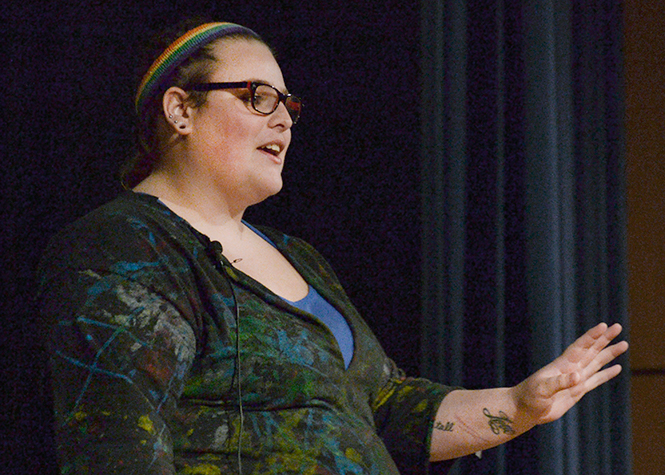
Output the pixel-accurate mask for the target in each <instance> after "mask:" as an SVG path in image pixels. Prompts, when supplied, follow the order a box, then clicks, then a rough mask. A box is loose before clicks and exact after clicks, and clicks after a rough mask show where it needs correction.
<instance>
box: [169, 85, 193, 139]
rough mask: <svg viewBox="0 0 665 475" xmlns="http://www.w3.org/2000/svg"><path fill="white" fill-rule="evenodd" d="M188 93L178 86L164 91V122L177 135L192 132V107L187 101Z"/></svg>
mask: <svg viewBox="0 0 665 475" xmlns="http://www.w3.org/2000/svg"><path fill="white" fill-rule="evenodd" d="M187 98H188V94H187V93H186V92H185V91H184V90H182V89H180V88H179V87H170V88H168V89H167V90H166V92H165V93H164V99H163V100H162V106H163V109H164V118H165V119H166V123H167V124H168V125H170V126H171V127H172V128H173V130H174V131H175V132H176V133H177V134H179V135H189V134H190V133H191V132H192V112H193V110H194V109H193V108H192V107H191V106H190V105H189V104H188V102H187Z"/></svg>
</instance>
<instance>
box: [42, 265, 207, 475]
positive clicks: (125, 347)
mask: <svg viewBox="0 0 665 475" xmlns="http://www.w3.org/2000/svg"><path fill="white" fill-rule="evenodd" d="M39 305H40V306H41V311H42V313H43V314H44V316H45V317H46V318H48V319H49V321H50V322H51V333H50V342H49V347H50V356H51V374H52V381H53V395H54V406H55V415H56V424H57V427H56V434H57V438H58V454H59V459H60V463H61V465H62V466H63V469H64V468H65V466H67V467H69V468H70V469H72V470H73V471H74V472H77V473H78V471H84V470H85V469H87V470H89V471H91V473H111V472H113V473H115V472H114V470H118V471H119V472H122V471H123V470H126V471H127V472H128V473H160V474H161V473H165V474H166V473H173V472H174V467H173V450H172V441H171V436H170V430H169V425H170V424H171V416H172V414H173V411H174V408H175V404H176V400H177V398H178V396H179V395H180V393H181V392H182V387H183V382H184V378H185V376H186V374H187V372H188V369H189V367H190V366H191V363H192V360H193V358H194V354H195V351H196V338H195V335H194V332H193V330H192V327H191V326H190V324H189V323H188V322H187V321H186V319H185V318H183V316H182V315H181V312H180V311H179V310H178V309H177V308H176V307H175V306H174V305H173V304H172V303H171V302H170V301H168V300H167V299H166V298H164V297H163V296H161V295H159V294H157V293H155V292H153V291H151V290H149V289H148V288H146V287H144V286H142V285H141V284H138V283H136V282H133V281H131V280H128V279H126V278H123V277H121V276H118V275H114V274H108V273H107V274H101V275H100V274H98V273H96V272H93V271H84V272H72V273H71V274H70V275H68V276H67V278H63V279H58V280H55V281H52V282H50V283H48V288H46V289H45V290H44V291H43V292H42V295H41V299H40V302H39Z"/></svg>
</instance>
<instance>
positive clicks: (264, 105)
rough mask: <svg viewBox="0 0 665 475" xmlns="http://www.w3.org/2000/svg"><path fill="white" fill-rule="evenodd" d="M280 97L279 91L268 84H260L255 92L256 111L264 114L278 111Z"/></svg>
mask: <svg viewBox="0 0 665 475" xmlns="http://www.w3.org/2000/svg"><path fill="white" fill-rule="evenodd" d="M278 103H279V95H278V94H277V91H276V90H275V89H274V88H273V87H272V86H268V85H266V84H260V85H258V86H257V87H256V89H255V90H254V109H256V110H257V112H260V113H262V114H270V113H271V112H273V111H274V110H275V109H277V104H278Z"/></svg>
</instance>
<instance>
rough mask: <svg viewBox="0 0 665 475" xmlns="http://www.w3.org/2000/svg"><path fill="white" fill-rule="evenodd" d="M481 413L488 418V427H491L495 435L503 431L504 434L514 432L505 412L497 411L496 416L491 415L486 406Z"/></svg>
mask: <svg viewBox="0 0 665 475" xmlns="http://www.w3.org/2000/svg"><path fill="white" fill-rule="evenodd" d="M483 414H485V416H486V417H487V418H488V419H489V425H490V429H492V432H493V433H494V434H496V435H499V434H501V432H503V433H504V434H514V433H515V430H514V429H513V428H512V427H511V425H510V424H512V423H513V421H511V420H510V418H508V416H507V415H506V413H505V412H503V411H499V415H498V416H493V415H492V414H490V410H489V409H487V408H484V409H483Z"/></svg>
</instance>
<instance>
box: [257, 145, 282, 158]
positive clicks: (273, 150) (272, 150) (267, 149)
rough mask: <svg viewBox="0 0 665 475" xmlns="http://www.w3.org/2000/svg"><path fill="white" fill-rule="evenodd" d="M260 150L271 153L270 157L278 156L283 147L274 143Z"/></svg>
mask: <svg viewBox="0 0 665 475" xmlns="http://www.w3.org/2000/svg"><path fill="white" fill-rule="evenodd" d="M259 150H262V151H264V152H267V153H269V154H270V155H274V156H277V155H279V153H280V152H281V151H282V147H281V146H280V145H278V144H275V143H272V144H268V145H264V146H263V147H259Z"/></svg>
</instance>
